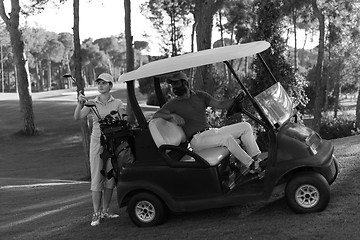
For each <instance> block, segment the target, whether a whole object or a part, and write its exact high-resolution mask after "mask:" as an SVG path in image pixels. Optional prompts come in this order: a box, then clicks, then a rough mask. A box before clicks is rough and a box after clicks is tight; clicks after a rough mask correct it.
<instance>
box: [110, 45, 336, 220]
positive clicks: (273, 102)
mask: <svg viewBox="0 0 360 240" xmlns="http://www.w3.org/2000/svg"><path fill="white" fill-rule="evenodd" d="M269 47H270V44H269V43H268V42H265V41H258V42H251V43H246V44H239V45H232V46H226V47H219V48H215V49H209V50H204V51H199V52H195V53H190V54H186V55H183V56H177V57H172V58H168V59H163V60H159V61H155V62H151V63H148V64H146V65H143V66H141V67H140V68H138V69H137V70H134V71H132V72H128V73H125V74H123V75H121V76H120V79H119V80H120V82H126V83H127V89H128V96H129V100H130V103H131V105H132V108H133V111H134V114H135V117H136V119H137V124H138V125H137V126H136V127H133V128H132V129H131V138H130V146H131V149H132V152H133V155H134V159H135V160H134V161H133V162H132V163H125V164H122V165H121V166H119V169H118V179H119V181H118V183H117V199H118V204H119V207H125V206H127V211H128V214H129V217H130V219H131V220H132V222H133V223H134V224H135V225H137V226H140V227H148V226H154V225H158V224H161V223H163V222H164V221H165V220H166V217H167V215H168V213H169V212H173V213H177V212H186V211H196V210H203V209H211V208H220V207H226V206H236V205H241V204H246V203H251V202H255V201H266V200H268V199H269V198H270V197H271V195H272V193H273V192H275V191H279V190H280V191H283V192H285V197H286V200H287V203H288V205H289V207H290V208H291V209H292V210H293V211H294V212H296V213H311V212H317V211H322V210H324V209H325V208H326V206H327V205H328V202H329V199H330V187H329V186H330V185H331V184H332V183H333V182H334V180H335V179H336V177H337V174H338V163H337V160H336V158H335V156H334V154H333V152H334V147H333V146H332V144H331V143H330V142H329V141H326V140H324V139H322V138H321V137H320V136H319V134H318V133H316V132H314V131H313V130H312V129H310V128H308V127H306V126H304V125H302V124H300V123H298V122H297V121H296V118H295V117H294V114H295V113H294V104H293V102H292V99H291V98H290V97H289V96H288V94H287V93H286V91H285V90H284V88H283V87H282V86H281V84H280V83H279V82H277V81H276V79H275V78H274V77H273V75H272V74H271V72H270V70H269V68H268V67H267V66H266V64H265V62H264V61H263V59H262V57H261V55H260V52H262V51H265V50H266V49H268V48H269ZM253 55H257V57H258V58H260V60H261V61H262V62H263V63H264V65H265V67H266V68H267V69H268V70H269V73H270V74H269V76H270V77H269V79H270V81H273V84H271V86H270V87H269V88H267V89H265V90H264V91H262V92H261V93H260V94H258V95H256V96H252V94H251V93H250V92H249V91H248V89H247V88H246V87H245V85H244V84H243V83H242V81H241V80H240V79H239V77H238V76H237V75H236V72H235V70H234V69H233V68H232V66H231V64H230V63H229V61H230V60H233V59H239V58H243V57H247V56H253ZM218 62H224V63H225V64H226V65H227V67H228V68H229V69H230V72H231V73H232V74H233V77H234V78H235V79H236V81H237V82H238V83H239V84H240V86H241V88H242V89H243V93H245V94H239V95H238V96H237V97H236V101H234V104H233V105H232V106H231V107H230V108H229V110H228V114H229V115H231V114H233V113H234V112H236V111H238V110H240V111H241V112H242V113H243V114H245V115H246V116H248V117H249V118H250V119H253V120H254V121H255V122H257V123H258V124H260V125H261V126H263V127H264V128H265V129H266V131H267V134H268V138H269V149H268V152H267V159H266V166H265V170H264V171H263V172H262V173H263V174H246V175H243V174H242V173H241V171H239V170H238V168H236V167H234V166H233V165H234V159H233V156H232V155H231V154H230V153H229V151H228V150H227V148H225V147H215V148H208V149H204V150H201V151H198V152H195V151H193V150H192V149H191V146H190V144H189V142H188V141H187V139H186V137H185V134H184V131H183V129H182V128H181V127H179V126H177V125H176V124H174V123H172V122H169V121H166V120H163V119H159V118H157V119H152V120H150V121H148V120H146V118H145V116H144V113H143V112H142V110H141V108H140V106H139V103H138V102H137V100H136V97H135V92H134V81H135V80H139V81H141V80H142V79H144V78H149V77H153V78H152V79H153V80H154V87H155V92H156V94H157V96H158V99H159V102H160V105H162V104H164V103H165V100H164V96H163V95H162V92H161V87H160V80H159V76H162V75H164V74H168V73H172V72H175V71H179V70H184V69H189V68H193V67H197V66H202V65H208V64H214V63H218ZM244 98H247V99H248V100H250V102H251V104H252V105H253V108H254V109H255V110H256V113H255V114H253V113H251V112H250V111H248V110H246V109H245V108H242V107H240V105H241V102H242V101H243V99H244ZM294 119H295V120H294Z"/></svg>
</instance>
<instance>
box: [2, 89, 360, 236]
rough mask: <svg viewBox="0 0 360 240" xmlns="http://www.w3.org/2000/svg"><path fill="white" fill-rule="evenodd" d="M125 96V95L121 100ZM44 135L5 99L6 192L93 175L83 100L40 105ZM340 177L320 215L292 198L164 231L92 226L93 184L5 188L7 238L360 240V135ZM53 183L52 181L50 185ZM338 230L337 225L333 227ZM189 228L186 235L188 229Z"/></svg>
mask: <svg viewBox="0 0 360 240" xmlns="http://www.w3.org/2000/svg"><path fill="white" fill-rule="evenodd" d="M114 95H115V96H116V97H120V98H122V99H124V98H125V94H124V92H122V91H119V92H116V93H115V94H114ZM33 107H34V113H35V123H36V126H37V128H39V130H40V131H39V134H38V135H37V136H33V137H26V136H23V135H21V134H19V133H18V132H19V130H21V128H22V126H23V122H22V119H21V115H20V112H19V106H18V101H0V109H1V110H2V113H1V117H0V124H1V131H0V161H1V167H0V187H1V186H4V185H10V184H24V183H27V184H29V183H39V182H46V180H47V179H49V180H50V179H51V180H54V179H64V180H69V179H81V178H82V177H83V176H84V175H85V173H86V171H85V164H84V161H85V159H84V157H85V154H84V153H83V148H82V143H81V132H80V126H79V124H80V123H79V122H77V121H75V120H73V111H74V107H75V102H71V101H70V102H69V101H68V102H66V101H64V102H58V101H48V100H46V101H34V103H33ZM333 143H334V146H335V154H336V156H337V157H338V158H339V163H340V174H339V177H338V179H337V180H336V181H335V183H334V184H333V185H332V187H331V188H332V190H331V194H332V196H331V202H330V204H329V206H328V208H327V209H326V210H325V211H323V212H320V213H314V214H303V215H297V214H294V213H292V212H291V211H290V210H289V208H288V207H287V206H286V202H285V200H284V199H279V200H277V201H274V202H271V203H267V204H263V203H261V204H257V203H254V204H250V205H246V206H237V207H232V208H222V209H211V210H207V211H200V212H193V213H182V214H177V215H175V216H173V217H171V218H170V219H169V221H168V222H167V223H166V224H164V225H161V226H158V227H154V228H137V227H135V226H134V225H133V224H132V223H131V222H130V220H129V218H128V216H127V214H126V212H125V209H120V210H119V209H116V200H115V199H116V198H115V197H114V198H113V203H112V206H113V207H114V209H115V211H116V212H118V213H120V218H119V219H116V220H109V221H108V222H105V223H104V224H101V225H100V226H99V227H96V228H93V227H90V224H89V223H90V219H91V212H92V207H91V195H90V191H89V186H88V185H89V184H78V185H68V186H66V185H65V186H56V187H55V186H53V187H33V188H23V189H11V190H3V189H0V194H1V202H2V204H1V207H0V212H1V215H0V235H1V238H4V239H109V240H110V239H238V238H243V239H356V238H358V236H359V234H360V232H359V230H358V227H357V224H356V222H359V221H360V214H359V212H360V211H359V210H360V209H359V204H358V200H359V198H358V196H359V195H360V193H359V192H360V190H359V189H360V186H359V183H358V182H357V181H356V180H354V179H356V178H357V176H358V175H359V173H360V164H359V154H360V136H353V137H348V138H343V139H336V140H333ZM49 182H50V181H49ZM329 226H331V227H329ZM184 229H186V230H185V231H184Z"/></svg>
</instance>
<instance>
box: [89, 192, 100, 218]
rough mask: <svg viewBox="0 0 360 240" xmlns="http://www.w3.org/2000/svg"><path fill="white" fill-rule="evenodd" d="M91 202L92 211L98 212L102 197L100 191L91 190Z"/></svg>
mask: <svg viewBox="0 0 360 240" xmlns="http://www.w3.org/2000/svg"><path fill="white" fill-rule="evenodd" d="M91 197H92V204H93V208H94V213H98V212H100V210H101V209H100V208H101V199H102V191H92V192H91Z"/></svg>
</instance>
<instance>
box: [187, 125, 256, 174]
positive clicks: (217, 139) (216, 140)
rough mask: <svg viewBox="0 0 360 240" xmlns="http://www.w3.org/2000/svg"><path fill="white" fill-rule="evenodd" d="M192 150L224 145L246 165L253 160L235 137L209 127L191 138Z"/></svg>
mask: <svg viewBox="0 0 360 240" xmlns="http://www.w3.org/2000/svg"><path fill="white" fill-rule="evenodd" d="M191 146H192V148H193V149H194V151H200V150H202V149H206V148H213V147H219V146H224V147H226V148H227V149H229V151H230V152H231V153H232V154H233V155H234V156H235V157H236V158H237V159H239V161H241V162H242V163H243V164H245V166H246V167H249V166H250V165H251V163H252V162H253V160H252V158H251V157H250V156H249V155H248V154H247V153H246V152H245V151H244V149H242V148H241V147H240V145H239V143H238V142H237V141H236V139H235V138H234V137H233V136H232V135H231V134H228V133H219V132H218V129H210V130H207V131H205V132H202V133H200V134H197V135H195V136H194V138H193V139H192V140H191Z"/></svg>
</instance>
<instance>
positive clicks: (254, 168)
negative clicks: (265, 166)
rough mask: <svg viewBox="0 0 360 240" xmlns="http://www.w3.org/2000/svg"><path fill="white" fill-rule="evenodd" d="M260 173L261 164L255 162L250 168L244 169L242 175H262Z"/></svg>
mask: <svg viewBox="0 0 360 240" xmlns="http://www.w3.org/2000/svg"><path fill="white" fill-rule="evenodd" d="M260 172H261V167H260V166H259V162H258V161H253V162H252V163H251V165H250V166H249V167H248V168H246V169H244V170H243V171H241V173H242V174H243V175H246V174H248V173H252V174H253V173H260Z"/></svg>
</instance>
